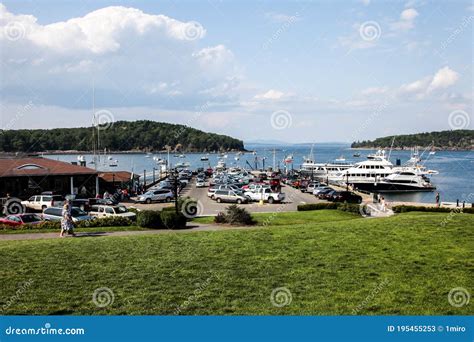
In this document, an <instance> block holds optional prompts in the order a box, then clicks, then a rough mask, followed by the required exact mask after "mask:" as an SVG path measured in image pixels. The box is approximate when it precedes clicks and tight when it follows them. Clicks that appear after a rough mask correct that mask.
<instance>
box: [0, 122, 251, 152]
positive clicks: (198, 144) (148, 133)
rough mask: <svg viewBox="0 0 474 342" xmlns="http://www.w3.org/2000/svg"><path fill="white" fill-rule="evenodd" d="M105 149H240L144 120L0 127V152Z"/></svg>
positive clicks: (220, 138) (217, 137)
mask: <svg viewBox="0 0 474 342" xmlns="http://www.w3.org/2000/svg"><path fill="white" fill-rule="evenodd" d="M97 133H99V135H100V148H101V149H104V148H107V149H108V150H109V151H162V150H165V149H167V148H170V149H171V150H172V151H181V152H211V151H231V150H236V151H237V150H238V151H244V150H245V149H244V143H243V141H241V140H238V139H235V138H232V137H229V136H226V135H221V134H215V133H206V132H203V131H200V130H197V129H194V128H191V127H187V126H184V125H176V124H169V123H164V122H155V121H148V120H140V121H133V122H129V121H117V122H114V123H113V124H110V125H101V126H98V127H96V128H92V127H78V128H54V129H21V130H0V152H43V151H68V150H75V151H92V150H93V149H94V144H95V146H97V144H96V143H97Z"/></svg>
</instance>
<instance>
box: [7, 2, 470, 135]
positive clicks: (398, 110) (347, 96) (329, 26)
mask: <svg viewBox="0 0 474 342" xmlns="http://www.w3.org/2000/svg"><path fill="white" fill-rule="evenodd" d="M473 24H474V6H473V3H472V2H471V1H457V0H454V1H424V0H407V1H375V0H354V1H329V0H327V1H220V0H207V1H199V2H198V1H100V0H99V1H91V0H86V1H77V0H76V1H48V0H45V1H21V0H20V1H4V2H2V3H1V4H0V44H1V45H0V59H1V64H0V68H1V69H0V77H1V78H0V89H1V95H0V96H1V98H0V100H1V102H0V129H21V128H54V127H78V126H91V125H92V122H93V116H94V114H95V116H96V121H98V122H101V123H108V124H113V122H114V121H118V120H139V119H149V120H155V121H163V122H171V123H180V124H185V125H187V126H191V127H194V128H198V129H202V130H204V131H208V132H216V133H222V134H227V135H230V136H233V137H236V138H239V139H243V140H244V141H252V140H279V141H285V142H291V143H303V142H335V141H337V142H352V141H357V140H365V139H374V138H376V137H381V136H387V135H392V134H406V133H417V132H427V131H440V130H449V129H472V128H473V123H472V121H473V120H472V109H473V95H474V88H473V69H472V62H473V41H474V40H473Z"/></svg>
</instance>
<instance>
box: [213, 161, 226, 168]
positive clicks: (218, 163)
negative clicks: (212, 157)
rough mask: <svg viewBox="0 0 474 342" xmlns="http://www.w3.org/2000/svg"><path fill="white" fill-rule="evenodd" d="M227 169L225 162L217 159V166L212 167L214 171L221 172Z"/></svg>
mask: <svg viewBox="0 0 474 342" xmlns="http://www.w3.org/2000/svg"><path fill="white" fill-rule="evenodd" d="M226 168H227V165H226V163H225V161H224V160H223V159H219V160H218V161H217V165H216V166H215V167H214V170H215V171H222V170H225V169H226Z"/></svg>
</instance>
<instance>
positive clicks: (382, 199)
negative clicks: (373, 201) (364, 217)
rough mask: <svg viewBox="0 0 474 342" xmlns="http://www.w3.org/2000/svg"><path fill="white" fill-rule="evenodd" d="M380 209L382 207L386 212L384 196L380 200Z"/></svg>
mask: <svg viewBox="0 0 474 342" xmlns="http://www.w3.org/2000/svg"><path fill="white" fill-rule="evenodd" d="M380 207H381V209H382V211H383V212H385V197H383V196H382V198H381V199H380Z"/></svg>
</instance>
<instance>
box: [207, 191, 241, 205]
mask: <svg viewBox="0 0 474 342" xmlns="http://www.w3.org/2000/svg"><path fill="white" fill-rule="evenodd" d="M213 199H214V200H215V201H216V202H217V203H221V202H233V203H237V204H241V203H247V201H248V200H247V198H246V197H244V196H242V195H239V194H238V193H236V192H235V191H233V190H217V191H216V192H215V193H214V195H213Z"/></svg>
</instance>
